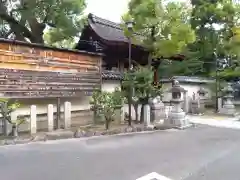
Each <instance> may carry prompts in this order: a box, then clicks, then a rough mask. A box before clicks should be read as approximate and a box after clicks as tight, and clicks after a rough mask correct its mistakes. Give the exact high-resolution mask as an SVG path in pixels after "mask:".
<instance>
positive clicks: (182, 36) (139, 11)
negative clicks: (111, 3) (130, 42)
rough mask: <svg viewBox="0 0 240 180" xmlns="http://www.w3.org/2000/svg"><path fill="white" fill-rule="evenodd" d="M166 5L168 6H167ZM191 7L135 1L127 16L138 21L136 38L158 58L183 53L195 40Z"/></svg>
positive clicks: (130, 5)
mask: <svg viewBox="0 0 240 180" xmlns="http://www.w3.org/2000/svg"><path fill="white" fill-rule="evenodd" d="M164 4H165V5H164ZM189 13H190V11H189V8H188V7H187V5H186V4H183V3H178V2H163V1H157V0H131V1H130V3H129V12H128V13H127V14H126V15H124V16H123V20H124V21H127V20H128V19H130V18H132V19H133V20H134V22H135V25H134V31H135V32H138V33H139V34H141V35H142V36H139V37H135V38H136V39H137V40H138V41H139V43H141V44H143V45H144V46H145V47H146V48H147V49H148V50H149V51H150V52H151V53H152V54H151V55H152V56H156V57H162V56H163V57H170V56H172V55H175V54H177V53H181V52H182V51H183V50H184V49H185V47H186V45H187V44H188V43H190V42H193V41H194V37H195V36H194V31H192V29H191V27H190V24H189V23H188V21H189V20H188V17H189Z"/></svg>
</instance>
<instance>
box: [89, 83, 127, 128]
mask: <svg viewBox="0 0 240 180" xmlns="http://www.w3.org/2000/svg"><path fill="white" fill-rule="evenodd" d="M90 104H91V109H92V110H93V111H95V112H97V113H98V115H101V114H102V115H103V116H104V117H105V125H106V129H108V128H109V124H110V122H111V121H113V120H114V116H115V110H116V108H118V107H119V106H122V104H123V96H122V93H121V91H120V90H119V89H118V88H116V90H115V91H114V92H106V91H103V92H101V90H95V92H94V93H93V95H92V98H91V100H90Z"/></svg>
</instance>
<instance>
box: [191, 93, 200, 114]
mask: <svg viewBox="0 0 240 180" xmlns="http://www.w3.org/2000/svg"><path fill="white" fill-rule="evenodd" d="M191 112H192V114H199V113H200V103H199V99H197V98H196V95H195V93H193V97H192V100H191Z"/></svg>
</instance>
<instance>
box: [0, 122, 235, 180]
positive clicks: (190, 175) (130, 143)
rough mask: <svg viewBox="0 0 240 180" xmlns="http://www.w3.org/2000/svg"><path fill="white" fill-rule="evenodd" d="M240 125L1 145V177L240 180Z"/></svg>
mask: <svg viewBox="0 0 240 180" xmlns="http://www.w3.org/2000/svg"><path fill="white" fill-rule="evenodd" d="M239 154H240V130H232V129H223V128H213V127H207V126H200V127H197V128H191V129H188V130H183V131H177V130H176V131H164V132H157V133H153V134H141V135H137V136H136V135H135V136H128V137H106V138H104V139H92V140H87V141H85V140H84V141H83V140H79V139H74V140H64V141H53V142H47V143H35V144H29V145H17V146H5V147H0V179H1V180H135V179H137V178H139V177H141V176H143V175H145V174H148V173H151V172H157V173H159V174H161V175H164V176H166V177H169V178H171V179H173V180H182V179H184V180H239V179H240V178H239V174H240V171H239V167H240V155H239Z"/></svg>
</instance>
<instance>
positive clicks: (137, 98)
mask: <svg viewBox="0 0 240 180" xmlns="http://www.w3.org/2000/svg"><path fill="white" fill-rule="evenodd" d="M129 76H132V81H130V79H129ZM153 82H154V78H153V71H152V69H150V68H148V67H141V66H140V67H138V68H136V69H135V71H134V73H133V74H131V75H130V74H129V73H125V76H124V80H123V90H124V95H125V96H126V97H127V96H128V92H129V88H130V83H132V87H133V88H134V95H133V101H132V103H133V106H134V109H135V113H136V118H138V105H139V104H141V105H142V108H141V117H140V122H143V117H144V114H143V113H144V111H143V108H144V105H146V104H148V100H149V98H150V97H156V96H158V95H161V94H162V92H161V89H160V87H159V86H154V85H153Z"/></svg>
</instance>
